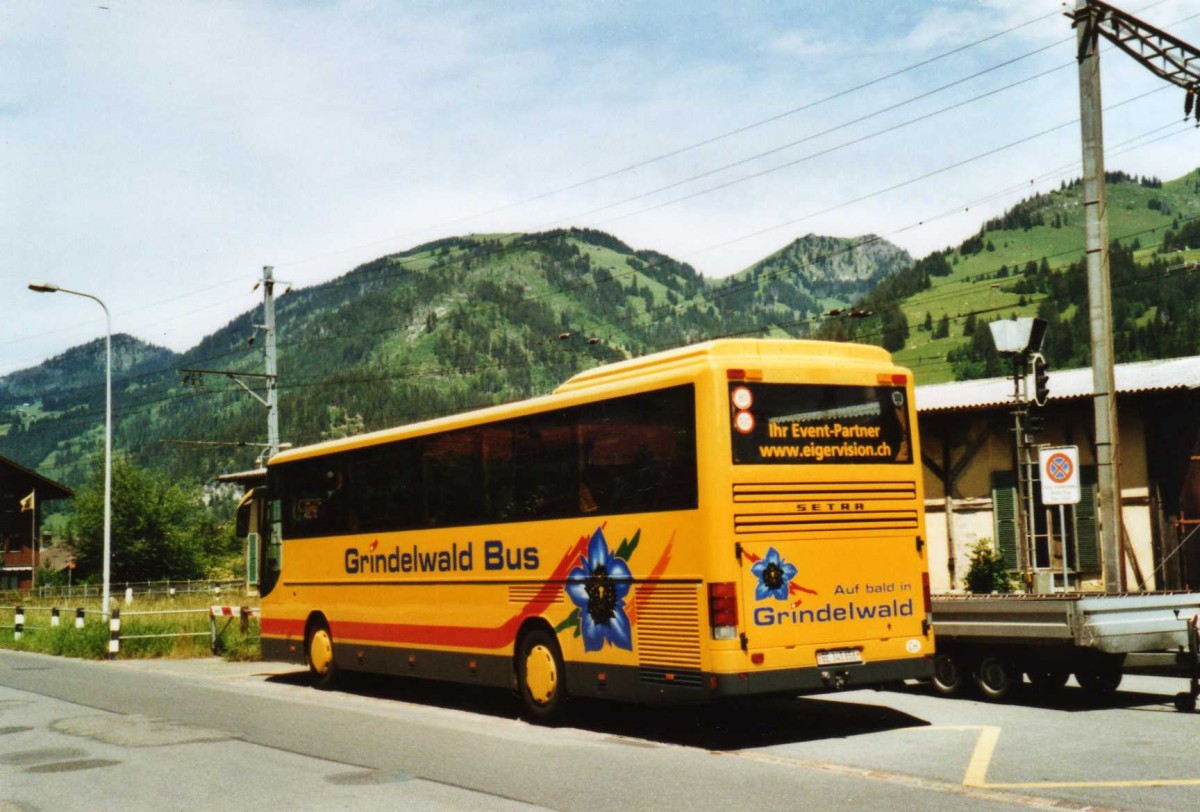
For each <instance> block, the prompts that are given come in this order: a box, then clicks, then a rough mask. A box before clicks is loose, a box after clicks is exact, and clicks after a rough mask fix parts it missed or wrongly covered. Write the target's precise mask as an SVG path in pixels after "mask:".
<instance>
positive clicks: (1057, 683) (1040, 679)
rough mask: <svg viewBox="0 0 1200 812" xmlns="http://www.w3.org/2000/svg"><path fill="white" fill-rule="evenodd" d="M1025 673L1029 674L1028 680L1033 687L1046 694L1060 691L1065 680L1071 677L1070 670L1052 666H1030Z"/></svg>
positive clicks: (1065, 682)
mask: <svg viewBox="0 0 1200 812" xmlns="http://www.w3.org/2000/svg"><path fill="white" fill-rule="evenodd" d="M1026 673H1027V674H1029V681H1030V682H1032V683H1033V687H1034V688H1035V689H1036V690H1037V691H1038V692H1039V693H1042V694H1046V695H1049V694H1054V693H1057V692H1058V691H1061V690H1062V688H1063V686H1064V685H1066V684H1067V680H1069V679H1070V678H1071V672H1070V671H1068V670H1067V669H1065V668H1057V667H1054V666H1049V667H1047V666H1043V667H1041V668H1032V669H1030V670H1029V671H1027V672H1026Z"/></svg>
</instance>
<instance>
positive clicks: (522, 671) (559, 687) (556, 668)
mask: <svg viewBox="0 0 1200 812" xmlns="http://www.w3.org/2000/svg"><path fill="white" fill-rule="evenodd" d="M564 676H565V668H564V667H563V659H562V652H561V651H559V648H558V641H557V640H555V639H554V637H553V636H552V635H551V634H550V633H548V632H546V631H545V630H543V629H533V630H531V631H529V632H527V633H526V634H525V635H524V636H522V637H521V643H520V645H519V646H518V647H517V690H518V692H520V695H521V707H522V709H523V710H524V712H525V716H526V718H527V719H529V721H531V722H537V723H538V724H553V723H555V722H557V721H558V720H559V719H560V718H561V717H562V712H563V707H564V706H565V705H566V700H567V695H566V694H567V692H566V687H567V686H566V681H565V679H564Z"/></svg>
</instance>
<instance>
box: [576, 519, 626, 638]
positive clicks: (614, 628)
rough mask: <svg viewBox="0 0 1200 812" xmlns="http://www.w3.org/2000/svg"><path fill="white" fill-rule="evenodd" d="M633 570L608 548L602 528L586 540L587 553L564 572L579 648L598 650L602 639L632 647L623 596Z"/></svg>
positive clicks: (597, 529)
mask: <svg viewBox="0 0 1200 812" xmlns="http://www.w3.org/2000/svg"><path fill="white" fill-rule="evenodd" d="M632 580H633V573H631V572H630V571H629V565H628V564H626V563H625V562H624V561H623V560H622V559H620V558H617V557H616V556H615V555H613V554H612V552H611V551H610V550H609V549H608V542H607V541H606V540H605V538H604V532H603V529H602V528H596V532H595V533H593V534H592V538H591V540H590V541H588V549H587V557H586V558H584V557H583V556H580V558H579V566H578V567H576V568H575V569H573V570H571V572H570V573H569V574H568V575H567V595H568V596H570V598H571V601H572V602H573V603H574V604H575V605H576V606H578V607H579V625H580V628H581V631H582V633H583V650H584V651H599V650H600V649H602V648H604V641H605V640H607V641H608V642H609V644H610V645H613V646H616V647H617V648H623V649H627V650H630V651H632V650H633V632H632V630H631V628H630V625H629V616H628V615H626V614H625V596H626V595H628V594H629V587H630V584H631V582H632Z"/></svg>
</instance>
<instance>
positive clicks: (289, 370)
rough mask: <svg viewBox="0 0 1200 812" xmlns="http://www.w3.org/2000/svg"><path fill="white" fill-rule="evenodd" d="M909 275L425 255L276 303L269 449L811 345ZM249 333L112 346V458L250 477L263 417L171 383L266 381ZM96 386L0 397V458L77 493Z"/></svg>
mask: <svg viewBox="0 0 1200 812" xmlns="http://www.w3.org/2000/svg"><path fill="white" fill-rule="evenodd" d="M911 263H912V259H911V257H909V255H908V254H907V253H906V252H904V251H903V250H901V249H899V248H897V247H895V246H893V245H890V244H888V243H886V242H885V241H883V240H880V239H879V238H877V237H865V238H862V237H860V238H855V239H838V238H829V237H817V236H813V235H808V236H806V237H804V238H801V239H799V240H796V241H795V242H793V243H792V244H791V245H789V246H787V247H786V248H784V249H782V250H781V251H779V252H777V253H775V254H773V255H772V256H770V257H768V258H766V259H765V260H763V261H762V262H759V263H757V264H756V265H754V266H752V267H751V268H748V269H746V270H745V271H742V272H741V273H739V274H735V275H734V276H732V277H729V278H727V279H722V280H718V281H711V280H707V279H705V278H704V277H703V276H701V275H700V274H699V273H697V272H696V270H695V269H694V268H692V267H691V266H689V265H687V264H685V263H681V262H678V261H676V260H674V259H672V258H670V257H668V256H666V255H664V254H660V253H658V252H655V251H645V250H635V249H633V248H630V247H629V246H627V245H625V244H624V243H622V242H621V241H620V240H618V239H616V238H615V237H613V236H611V235H609V234H605V233H603V232H599V231H592V230H582V229H569V230H557V231H551V232H546V233H542V234H507V235H471V236H464V237H456V238H451V239H444V240H438V241H436V242H432V243H428V244H426V245H421V246H418V247H416V248H413V249H411V250H409V251H404V252H401V253H398V254H393V255H389V256H385V257H380V258H379V259H377V260H374V261H373V262H369V263H366V264H364V265H362V266H360V267H358V268H355V269H353V270H352V271H350V272H349V273H347V274H345V275H344V276H341V277H339V278H337V279H334V280H331V281H330V282H327V283H325V284H322V285H317V286H313V287H310V288H305V289H302V290H296V291H291V292H288V293H285V294H283V295H281V296H280V297H278V299H277V300H276V320H277V328H278V334H277V346H278V358H279V391H280V423H281V436H282V438H283V439H284V440H285V441H289V442H293V443H296V444H302V443H309V442H314V441H318V440H321V439H323V438H326V437H330V436H336V435H339V434H345V433H348V432H358V431H362V430H371V429H377V428H382V427H385V426H390V425H395V424H398V423H403V422H409V421H413V420H418V419H423V418H427V417H431V416H435V415H439V414H445V413H449V412H454V411H459V410H463V409H467V408H471V407H476V406H480V405H485V404H489V403H495V402H501V401H507V400H513V399H517V398H522V397H528V396H530V395H534V394H541V393H544V392H547V391H549V390H551V389H553V388H554V387H555V386H557V385H558V384H559V383H561V382H562V381H564V380H566V379H567V378H569V377H570V376H571V375H573V374H575V373H576V372H578V371H580V370H582V369H586V368H588V367H591V366H594V365H596V364H600V363H606V362H610V361H614V360H618V359H622V358H627V357H631V356H636V355H642V354H645V353H648V352H653V351H656V350H659V349H665V348H668V347H674V346H679V345H682V344H687V343H691V342H695V341H700V340H703V339H705V338H709V337H713V336H720V335H731V334H741V335H755V334H759V335H764V334H765V335H773V336H805V335H809V334H810V333H811V331H812V329H813V327H814V325H816V324H818V323H819V322H820V319H821V316H822V314H823V313H824V312H825V311H826V310H828V309H830V308H843V307H845V306H846V305H848V304H849V302H850V301H851V300H852V299H853V298H855V297H860V296H863V295H865V294H866V293H867V292H868V291H870V290H871V289H872V287H873V286H874V285H877V284H878V282H879V281H880V280H882V279H886V278H888V277H889V276H890V275H892V274H895V273H898V272H900V271H902V270H903V269H904V268H906V267H908V266H910V265H911ZM260 322H261V315H259V311H258V310H257V309H256V310H254V311H249V312H247V313H245V314H243V315H241V316H239V317H238V318H236V319H234V320H233V321H231V322H230V323H229V324H227V325H226V326H225V327H223V328H222V329H220V330H218V331H217V332H215V333H213V334H212V335H210V336H208V337H206V338H205V339H204V340H202V341H201V342H200V343H199V344H198V345H197V346H196V347H194V348H192V349H190V350H188V351H187V352H185V353H182V354H180V355H174V354H171V353H169V352H167V351H165V350H159V351H157V354H155V353H154V352H152V350H155V349H156V348H149V347H148V346H147V345H141V344H140V343H139V344H136V345H135V344H134V343H133V340H130V339H127V338H122V340H121V341H117V342H115V343H114V347H116V346H121V347H122V348H123V349H122V350H121V351H120V352H119V353H118V357H120V358H121V360H122V363H121V365H119V366H118V365H116V364H115V365H114V393H113V394H114V421H115V424H116V425H115V432H114V433H115V438H114V447H115V448H116V449H117V450H119V451H120V452H121V453H126V454H129V455H131V456H132V457H133V458H134V459H135V460H136V461H137V462H139V464H142V465H145V466H148V467H151V468H154V469H156V470H160V471H164V472H167V473H169V474H170V475H173V476H179V477H189V478H200V479H204V478H210V477H212V476H214V475H215V474H217V473H221V472H226V471H230V470H237V469H242V468H246V467H249V466H251V465H253V464H254V458H255V455H256V453H257V452H256V451H255V447H254V445H253V444H256V443H259V444H260V443H261V442H262V440H263V439H264V434H265V425H264V424H265V420H264V412H263V409H262V406H261V405H260V404H259V403H258V402H256V401H255V400H254V399H253V398H251V397H250V396H249V395H248V394H247V393H246V392H245V391H244V390H243V389H242V388H240V386H239V385H238V384H237V383H236V382H234V381H232V380H230V379H229V378H227V377H226V376H225V375H220V374H211V373H209V374H204V375H197V374H191V375H186V376H181V375H180V373H179V372H178V370H181V369H205V370H212V369H220V370H231V371H243V372H253V373H260V372H261V371H262V369H263V361H262V355H261V349H260V347H261V344H262V342H261V341H257V342H255V343H254V344H253V345H252V344H251V343H250V341H249V340H250V338H251V337H252V336H253V335H254V334H255V333H254V331H255V328H254V325H255V324H256V323H260ZM135 348H141V352H142V354H140V355H139V354H137V353H135V352H134V350H135ZM135 356H136V357H135ZM68 358H69V360H70V363H68ZM181 379H182V380H183V382H184V385H183V386H181V385H180V381H181ZM102 382H103V343H102V342H99V346H97V345H96V344H95V343H93V344H89V345H85V346H84V347H78V348H75V349H73V350H71V351H70V352H68V353H65V354H64V355H63V356H61V357H60V358H56V359H51V361H48V362H46V363H45V364H43V365H42V366H40V367H37V368H34V369H32V370H25V371H22V372H19V373H14V374H12V375H9V376H7V377H6V378H3V379H0V432H7V433H6V434H4V435H3V436H0V454H3V455H5V456H8V457H10V458H12V459H15V460H17V461H19V462H21V463H22V464H24V465H27V466H29V467H31V468H36V469H37V470H39V471H41V472H42V473H43V474H45V475H47V476H50V477H52V478H55V479H58V480H60V481H63V482H66V483H68V484H77V483H78V482H79V481H80V479H81V478H82V477H83V476H84V475H85V473H86V471H87V470H88V467H89V466H88V463H89V460H88V459H87V455H88V454H89V453H91V452H92V451H94V449H95V448H96V447H97V442H96V438H97V437H98V436H99V435H98V430H99V427H100V425H101V424H102V415H103V409H102V403H103V401H102V398H103V386H102ZM245 382H246V383H247V384H248V385H250V386H252V387H258V388H261V387H259V386H258V382H257V381H255V380H253V379H246V380H245ZM51 393H54V394H51ZM97 397H99V398H100V400H99V401H98V400H97ZM98 403H99V404H100V407H99V408H98V407H97V404H98ZM214 442H221V443H226V444H227V445H221V446H217V445H205V444H206V443H214ZM238 442H245V443H247V444H248V445H247V446H246V447H239V446H236V445H233V444H234V443H238Z"/></svg>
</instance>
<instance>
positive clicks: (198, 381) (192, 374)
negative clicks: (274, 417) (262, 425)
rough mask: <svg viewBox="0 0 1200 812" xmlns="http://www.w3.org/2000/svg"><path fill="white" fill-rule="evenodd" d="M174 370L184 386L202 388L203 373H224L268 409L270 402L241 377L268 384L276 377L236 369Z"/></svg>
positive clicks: (273, 381)
mask: <svg viewBox="0 0 1200 812" xmlns="http://www.w3.org/2000/svg"><path fill="white" fill-rule="evenodd" d="M176 371H177V372H178V373H179V374H180V375H182V376H183V385H184V386H200V387H202V388H203V386H204V376H205V375H224V376H225V377H226V378H228V379H229V380H231V381H233V382H234V383H236V384H237V385H238V386H240V387H242V389H245V390H246V391H247V392H248V393H249V394H250V395H251V397H253V398H254V399H255V400H257V401H258V402H259V403H261V404H262V405H263V406H265V407H267V408H268V409H269V408H271V404H270V403H268V402H267V399H266V398H264V397H263V396H262V395H260V394H258V393H257V392H255V391H254V390H253V389H251V388H250V386H249V384H247V383H246V382H245V381H243V380H242V378H254V379H257V380H265V381H266V382H267V383H268V385H274V383H275V380H276V378H277V376H275V375H263V374H261V373H258V372H238V371H236V370H231V369H182V368H181V369H179V370H176Z"/></svg>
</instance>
